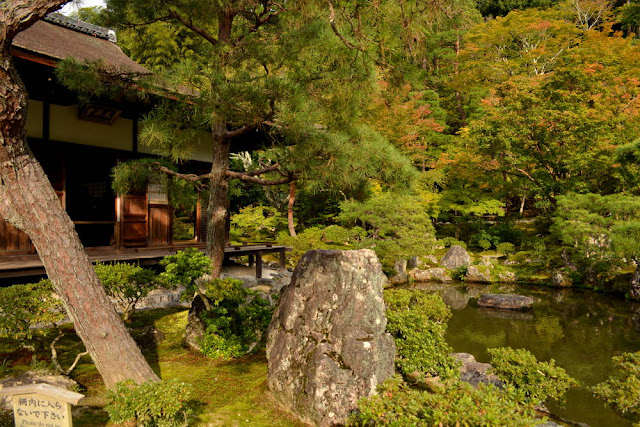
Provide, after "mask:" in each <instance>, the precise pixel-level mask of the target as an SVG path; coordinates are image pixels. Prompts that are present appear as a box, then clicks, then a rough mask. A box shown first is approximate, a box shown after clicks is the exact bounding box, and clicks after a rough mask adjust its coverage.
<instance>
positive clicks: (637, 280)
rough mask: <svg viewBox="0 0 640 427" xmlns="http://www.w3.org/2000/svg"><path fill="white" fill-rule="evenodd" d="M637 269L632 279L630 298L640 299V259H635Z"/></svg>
mask: <svg viewBox="0 0 640 427" xmlns="http://www.w3.org/2000/svg"><path fill="white" fill-rule="evenodd" d="M633 262H634V264H635V265H636V270H635V271H634V273H633V278H632V279H631V288H630V289H629V298H630V299H632V300H640V260H634V261H633Z"/></svg>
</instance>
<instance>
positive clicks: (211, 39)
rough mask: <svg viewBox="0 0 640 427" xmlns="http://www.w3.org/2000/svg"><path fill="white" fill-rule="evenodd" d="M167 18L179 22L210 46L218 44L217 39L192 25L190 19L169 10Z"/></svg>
mask: <svg viewBox="0 0 640 427" xmlns="http://www.w3.org/2000/svg"><path fill="white" fill-rule="evenodd" d="M169 16H170V17H171V18H173V19H175V20H177V21H179V22H180V23H181V24H182V25H184V26H185V27H187V28H188V29H190V30H191V31H193V32H194V33H196V34H197V35H199V36H200V37H202V38H203V39H205V40H206V41H208V42H209V43H211V44H212V45H217V44H218V39H217V38H215V37H213V36H212V35H211V34H209V33H208V32H207V31H205V30H204V29H202V28H200V27H198V26H197V25H196V24H194V23H193V20H192V19H191V18H185V17H183V16H182V15H180V14H179V13H178V12H176V11H175V10H173V9H170V10H169Z"/></svg>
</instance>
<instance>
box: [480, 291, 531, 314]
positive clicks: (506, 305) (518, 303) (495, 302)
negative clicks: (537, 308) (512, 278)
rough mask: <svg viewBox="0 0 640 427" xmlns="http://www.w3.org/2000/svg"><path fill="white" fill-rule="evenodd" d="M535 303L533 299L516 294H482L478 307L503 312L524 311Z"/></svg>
mask: <svg viewBox="0 0 640 427" xmlns="http://www.w3.org/2000/svg"><path fill="white" fill-rule="evenodd" d="M535 302H536V300H535V298H533V297H527V296H524V295H517V294H482V295H480V298H479V299H478V306H479V307H490V308H500V309H503V310H526V309H528V308H530V307H531V306H532V305H533V304H534V303H535Z"/></svg>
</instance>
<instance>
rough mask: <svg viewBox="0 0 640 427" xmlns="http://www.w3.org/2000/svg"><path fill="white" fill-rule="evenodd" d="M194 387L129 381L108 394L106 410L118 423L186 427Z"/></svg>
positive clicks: (180, 384)
mask: <svg viewBox="0 0 640 427" xmlns="http://www.w3.org/2000/svg"><path fill="white" fill-rule="evenodd" d="M191 394H192V387H191V385H189V384H186V383H183V382H180V381H177V380H167V381H157V382H153V381H151V382H147V383H144V384H141V385H136V384H135V383H134V382H133V381H131V380H127V381H123V382H120V383H118V384H116V387H115V388H114V389H112V390H109V391H108V392H107V394H106V397H107V399H108V400H109V404H108V405H107V406H105V408H104V409H105V410H106V411H107V413H108V414H109V418H110V419H111V421H112V422H114V423H123V422H126V421H131V420H135V421H136V424H137V425H138V426H144V427H172V426H186V425H188V424H187V421H188V418H187V417H188V414H189V406H188V403H189V400H190V398H191Z"/></svg>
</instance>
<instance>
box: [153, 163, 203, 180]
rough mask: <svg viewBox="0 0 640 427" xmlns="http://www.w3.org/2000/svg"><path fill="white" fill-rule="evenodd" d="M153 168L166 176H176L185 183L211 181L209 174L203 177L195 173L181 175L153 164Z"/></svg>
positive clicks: (158, 164)
mask: <svg viewBox="0 0 640 427" xmlns="http://www.w3.org/2000/svg"><path fill="white" fill-rule="evenodd" d="M151 167H152V168H153V169H155V170H157V171H160V172H162V173H164V174H166V175H171V176H175V177H178V178H180V179H184V180H185V181H191V182H199V181H203V180H205V179H209V174H208V173H207V174H202V175H196V174H193V173H180V172H176V171H174V170H171V169H169V168H168V167H166V166H162V165H161V164H160V163H157V162H156V163H152V164H151Z"/></svg>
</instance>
